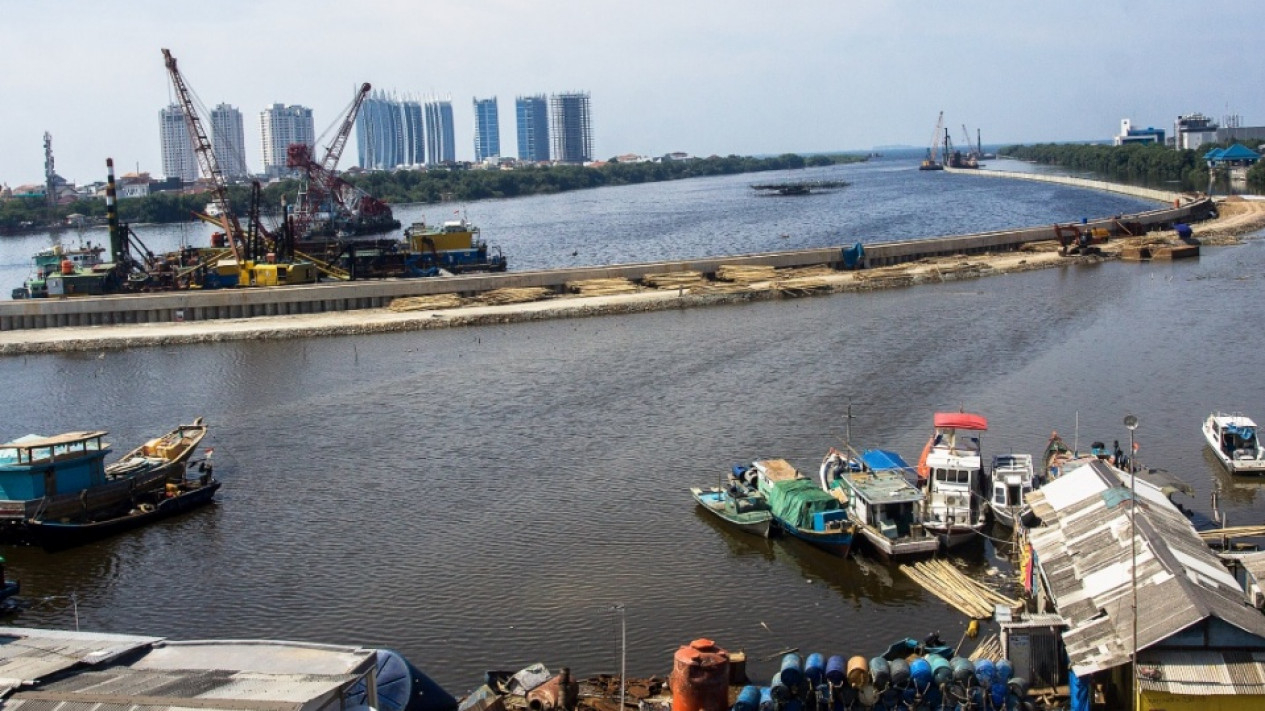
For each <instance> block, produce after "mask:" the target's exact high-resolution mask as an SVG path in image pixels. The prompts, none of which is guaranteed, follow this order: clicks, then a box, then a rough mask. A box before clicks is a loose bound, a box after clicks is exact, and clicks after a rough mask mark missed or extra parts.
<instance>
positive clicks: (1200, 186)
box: [998, 143, 1208, 191]
mask: <svg viewBox="0 0 1265 711" xmlns="http://www.w3.org/2000/svg"><path fill="white" fill-rule="evenodd" d="M1207 152H1208V149H1207V148H1205V149H1203V150H1198V151H1194V150H1174V149H1172V148H1168V147H1165V146H1161V145H1159V144H1155V143H1128V144H1125V145H1123V146H1105V145H1101V144H1073V143H1040V144H1036V145H1031V146H1006V147H1004V148H1002V149H1001V150H1000V151H998V153H999V154H1001V155H1005V156H1008V157H1010V158H1018V159H1019V160H1026V161H1033V162H1035V163H1041V164H1043V165H1057V166H1060V167H1063V168H1067V169H1069V170H1083V171H1088V172H1091V173H1094V174H1096V175H1099V176H1101V177H1102V178H1103V179H1105V180H1112V181H1116V182H1121V183H1129V184H1134V185H1145V186H1148V187H1154V188H1166V189H1173V188H1174V187H1179V188H1180V189H1181V190H1184V191H1195V190H1206V189H1207V188H1208V165H1207V163H1206V162H1205V161H1204V159H1203V155H1204V153H1207Z"/></svg>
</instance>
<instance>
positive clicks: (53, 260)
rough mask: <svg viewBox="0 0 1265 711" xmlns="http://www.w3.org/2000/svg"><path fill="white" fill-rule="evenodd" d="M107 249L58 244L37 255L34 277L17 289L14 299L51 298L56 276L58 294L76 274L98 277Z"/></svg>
mask: <svg viewBox="0 0 1265 711" xmlns="http://www.w3.org/2000/svg"><path fill="white" fill-rule="evenodd" d="M104 253H105V247H103V246H101V245H99V244H93V243H91V242H88V243H86V244H85V245H84V246H81V247H74V248H70V249H68V248H66V247H63V246H62V245H60V244H55V245H53V246H52V247H49V248H48V249H43V250H40V251H39V252H36V253H35V257H34V258H33V261H32V270H31V276H30V277H29V278H27V280H26V281H25V282H23V283H22V286H19V287H17V288H16V289H14V290H13V293H12V297H13V298H14V299H43V298H47V297H48V286H49V285H48V281H49V277H54V275H55V278H54V279H53V281H54V282H55V284H61V285H63V286H60V287H59V288H58V291H64V284H65V282H66V281H67V280H68V279H74V278H75V276H76V275H94V274H97V272H98V270H97V267H98V266H100V265H101V264H102V259H101V255H102V254H104ZM95 278H97V279H100V276H99V275H98V276H96V277H95Z"/></svg>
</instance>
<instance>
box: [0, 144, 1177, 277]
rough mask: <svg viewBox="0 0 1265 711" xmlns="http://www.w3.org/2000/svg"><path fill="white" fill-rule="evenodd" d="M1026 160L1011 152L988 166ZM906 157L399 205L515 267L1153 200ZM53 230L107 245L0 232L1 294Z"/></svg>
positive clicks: (1080, 211) (169, 228) (887, 231)
mask: <svg viewBox="0 0 1265 711" xmlns="http://www.w3.org/2000/svg"><path fill="white" fill-rule="evenodd" d="M1003 163H1004V164H1009V165H1015V166H1027V165H1028V164H1026V163H1020V162H1018V161H1003V162H1002V163H997V165H999V166H1000V165H1002V164H1003ZM917 167H918V163H917V161H916V160H911V159H908V158H905V159H878V160H874V161H871V162H868V163H856V164H852V165H842V166H830V167H825V168H813V169H805V170H800V171H777V172H772V173H753V174H747V175H731V176H722V177H716V178H698V179H693V180H684V181H675V182H670V183H650V184H643V185H630V186H620V187H609V188H598V189H595V190H584V191H575V192H568V193H562V194H558V195H545V196H537V197H528V198H518V199H513V200H488V201H480V202H472V203H468V204H466V203H461V204H458V203H445V204H439V205H398V206H395V208H394V212H395V216H396V218H397V219H399V220H400V222H401V224H404V225H409V224H411V223H413V222H415V221H419V220H425V221H427V222H429V223H432V224H434V223H438V222H442V221H444V220H449V219H455V218H457V217H459V216H461V215H466V216H468V217H469V219H470V221H471V222H473V223H474V224H476V225H479V226H480V228H481V229H482V230H483V237H484V238H485V239H486V240H487V241H488V242H490V243H492V244H494V245H497V246H499V247H500V248H501V250H502V251H503V252H504V253H505V255H506V256H507V257H508V259H509V268H510V269H511V270H513V271H522V270H529V269H551V268H557V267H568V266H593V265H601V264H626V263H638V262H652V261H659V260H668V259H692V258H699V257H709V256H714V255H718V254H720V255H724V254H751V253H758V252H771V251H781V250H789V249H808V248H815V247H829V246H841V245H851V244H853V243H854V242H858V241H860V242H885V241H891V240H900V239H918V238H926V237H935V236H940V235H950V234H964V233H969V232H982V231H986V230H995V229H1003V228H1009V227H1031V226H1033V225H1042V224H1050V223H1052V222H1071V221H1079V220H1080V218H1082V217H1104V216H1107V215H1115V214H1121V213H1127V212H1137V211H1139V210H1147V209H1154V208H1155V207H1157V205H1156V204H1155V203H1153V202H1149V201H1145V200H1139V199H1137V198H1131V197H1127V196H1122V195H1111V194H1107V193H1098V192H1092V191H1086V190H1079V189H1073V188H1068V187H1063V186H1058V185H1047V184H1042V183H1027V182H1019V181H1013V182H1011V181H1006V182H1004V183H1000V184H995V181H993V180H988V181H982V180H979V179H977V178H975V177H972V176H969V175H949V174H946V173H926V172H922V171H919V170H917ZM781 180H844V181H848V182H850V183H852V184H851V185H850V186H849V187H847V188H845V189H843V190H839V191H837V192H831V193H821V194H813V195H807V196H799V197H782V196H770V195H761V194H757V193H756V191H754V190H752V189H751V187H750V186H751V184H752V183H758V182H759V183H763V182H777V181H781ZM133 229H134V230H135V231H136V233H137V235H138V236H139V237H140V238H141V240H142V242H144V243H145V244H146V245H147V246H148V247H149V248H150V249H151V250H153V251H155V252H164V251H168V250H172V249H176V248H178V247H180V246H183V245H185V244H193V245H197V246H206V245H208V244H209V242H210V235H211V232H212V231H214V229H215V228H214V227H212V226H211V225H208V224H205V223H201V222H198V223H183V224H176V225H135V226H133ZM57 240H61V241H62V243H63V244H76V243H78V242H81V241H91V242H93V243H96V244H108V242H109V236H108V235H107V233H106V231H105V229H104V228H92V229H85V230H66V231H63V232H61V233H60V234H58V235H50V234H35V235H27V236H24V237H9V238H4V239H0V285H3V286H6V289H5V291H4V293H5V294H8V292H9V291H10V290H12V288H13V287H17V286H21V284H22V281H23V280H24V279H25V278H26V277H27V276H28V275H29V273H30V263H31V256H32V255H33V254H34V253H35V252H37V251H39V250H40V249H43V248H45V247H48V246H50V245H52V244H54V243H55V242H56V241H57Z"/></svg>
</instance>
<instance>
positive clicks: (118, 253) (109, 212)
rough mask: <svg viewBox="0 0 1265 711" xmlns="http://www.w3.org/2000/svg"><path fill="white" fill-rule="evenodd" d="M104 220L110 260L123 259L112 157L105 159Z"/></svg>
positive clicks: (115, 261)
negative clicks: (108, 234) (107, 230)
mask: <svg viewBox="0 0 1265 711" xmlns="http://www.w3.org/2000/svg"><path fill="white" fill-rule="evenodd" d="M105 172H106V178H105V221H106V224H107V225H109V228H110V261H111V262H113V263H115V264H118V263H119V262H120V261H122V259H123V235H122V234H120V230H119V209H118V202H117V200H116V198H115V192H114V159H113V158H106V159H105Z"/></svg>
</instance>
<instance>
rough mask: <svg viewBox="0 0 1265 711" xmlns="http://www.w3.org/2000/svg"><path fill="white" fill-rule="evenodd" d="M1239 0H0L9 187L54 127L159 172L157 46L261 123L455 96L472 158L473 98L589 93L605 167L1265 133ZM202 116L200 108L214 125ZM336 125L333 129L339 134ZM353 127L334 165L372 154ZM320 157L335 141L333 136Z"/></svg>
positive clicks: (509, 127) (252, 128) (1262, 73)
mask: <svg viewBox="0 0 1265 711" xmlns="http://www.w3.org/2000/svg"><path fill="white" fill-rule="evenodd" d="M1259 7H1260V6H1259V5H1258V4H1257V3H1253V2H1243V1H1242V0H1234V1H1229V0H1224V1H1223V0H1204V1H1202V2H1194V3H1192V2H1186V1H1182V2H1177V1H1172V0H1148V1H1145V2H1144V1H1141V0H1092V1H1086V0H1059V1H1058V2H1021V1H1020V2H1016V1H1014V0H978V1H977V0H956V1H951V0H892V1H891V2H856V1H852V0H833V1H829V2H827V1H824V0H803V1H796V0H782V1H780V2H778V1H770V0H763V1H758V2H749V1H747V0H675V1H672V2H664V1H661V0H639V1H638V2H603V1H602V0H535V1H534V2H532V1H528V0H427V1H423V0H339V1H338V2H333V1H329V0H302V1H301V2H291V1H290V0H217V1H213V2H198V3H194V2H181V1H179V0H177V1H175V2H173V1H172V0H162V1H161V2H158V1H151V0H123V1H121V2H100V1H99V0H93V1H81V0H52V1H45V0H0V182H5V183H8V184H9V185H10V186H15V185H18V184H21V183H31V182H41V181H42V180H43V170H44V156H43V135H44V132H45V131H48V132H50V133H51V134H52V136H53V151H54V156H55V160H56V169H57V172H58V173H59V174H61V175H62V176H63V177H65V178H67V179H69V180H72V181H75V182H91V181H93V180H102V179H104V176H105V159H106V157H113V158H114V160H115V163H116V165H117V166H119V172H127V171H131V170H135V169H136V168H137V167H138V166H139V168H140V169H141V170H143V171H149V172H151V173H153V174H154V175H155V176H157V175H159V174H160V173H161V172H162V166H161V160H160V153H159V139H158V112H159V110H160V109H161V108H162V107H164V106H166V105H167V104H168V103H169V102H170V101H171V99H172V91H171V83H170V81H169V79H168V76H167V72H166V69H165V68H164V66H163V62H162V54H161V51H160V50H161V49H162V48H164V47H166V48H169V49H170V50H171V51H172V54H173V55H175V57H176V58H177V60H178V61H179V66H180V68H181V72H182V73H183V75H184V78H185V81H186V82H187V84H188V85H189V87H190V88H191V89H192V90H193V92H194V93H195V94H196V95H197V97H198V98H199V99H200V100H201V102H202V103H203V104H204V105H205V106H206V107H207V108H208V109H209V108H210V107H213V106H215V105H216V104H219V103H220V102H227V103H229V104H231V105H233V106H236V107H237V108H238V109H240V110H241V112H242V115H243V120H244V122H245V124H246V144H247V148H246V151H247V155H246V160H247V164H248V166H249V167H250V169H251V170H252V171H258V170H260V169H261V168H262V158H261V151H260V148H259V112H260V111H261V110H262V109H263V108H265V107H266V106H268V105H270V104H272V103H274V102H281V103H286V104H302V105H304V106H308V107H310V108H311V109H312V110H313V116H314V123H315V126H316V132H317V134H318V135H319V134H322V133H324V132H326V131H327V130H328V131H329V132H330V133H332V130H333V126H334V124H335V123H336V122H337V121H338V120H339V119H340V118H341V116H340V114H341V112H342V111H343V110H344V109H346V108H347V106H348V104H349V102H350V100H351V97H352V94H353V91H354V88H355V87H356V86H358V85H359V84H360V83H362V82H366V81H367V82H370V83H372V84H373V85H374V87H375V88H381V89H386V90H394V91H396V92H400V93H406V92H407V93H415V94H439V95H448V96H450V97H451V99H452V102H453V112H454V117H455V121H456V129H457V135H456V139H457V158H458V159H459V160H471V159H473V157H474V148H473V128H472V123H473V120H474V112H473V109H472V107H471V100H472V99H473V98H474V97H475V96H479V97H487V96H493V95H494V96H496V97H497V98H498V101H499V109H500V120H501V152H502V154H504V155H510V156H512V155H515V154H516V153H517V144H516V140H515V132H514V131H515V129H514V98H515V96H517V95H526V94H538V93H544V94H550V93H559V92H566V91H587V92H590V93H591V95H592V103H591V106H592V119H593V143H594V152H595V154H596V157H598V158H608V157H610V156H614V155H619V154H623V153H638V154H644V155H662V154H664V153H668V152H672V151H685V152H687V153H690V154H694V155H710V154H714V153H715V154H722V155H724V154H730V153H736V154H742V155H749V154H760V153H783V152H817V151H830V150H856V149H861V150H864V149H869V148H871V147H873V146H878V145H890V144H909V145H915V146H925V145H927V144H928V143H929V142H930V141H931V138H932V134H933V132H934V128H935V124H936V116H937V114H938V113H939V112H940V111H942V110H943V111H944V114H945V123H946V124H947V125H948V126H949V127H950V129H951V131H952V133H951V135H952V138H953V139H954V141H955V142H962V141H963V140H964V139H963V137H962V133H963V132H962V124H966V125H967V126H968V127H969V129H970V133H971V135H972V137H973V136H974V134H975V130H976V129H977V128H978V129H980V130H982V133H983V139H984V142H985V143H1005V142H1035V141H1059V140H1085V139H1101V138H1108V137H1110V136H1112V135H1113V134H1115V133H1116V132H1117V131H1118V129H1119V123H1120V119H1121V118H1124V117H1130V118H1132V119H1133V121H1134V123H1135V125H1136V124H1140V125H1142V126H1147V125H1153V126H1156V127H1165V128H1167V129H1168V130H1169V131H1171V130H1172V122H1173V119H1174V118H1176V117H1177V116H1178V115H1179V114H1183V113H1191V112H1196V111H1199V112H1203V113H1204V114H1207V115H1209V116H1212V117H1214V118H1216V119H1218V120H1220V118H1221V117H1222V116H1223V115H1224V114H1239V115H1241V116H1242V117H1243V121H1244V124H1245V125H1250V126H1259V125H1265V91H1263V90H1265V62H1262V61H1261V60H1260V56H1259V47H1260V44H1261V39H1260V38H1261V36H1262V33H1265V15H1262V13H1260V12H1259ZM205 118H206V117H204V119H205ZM327 136H328V134H327ZM354 141H355V136H354V134H353V136H352V139H351V143H349V145H348V147H347V150H346V152H345V153H344V154H343V160H342V163H341V166H342V167H348V166H350V165H353V164H354V163H355V162H356V159H357V158H356V148H355V143H354ZM318 152H319V149H318Z"/></svg>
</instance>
